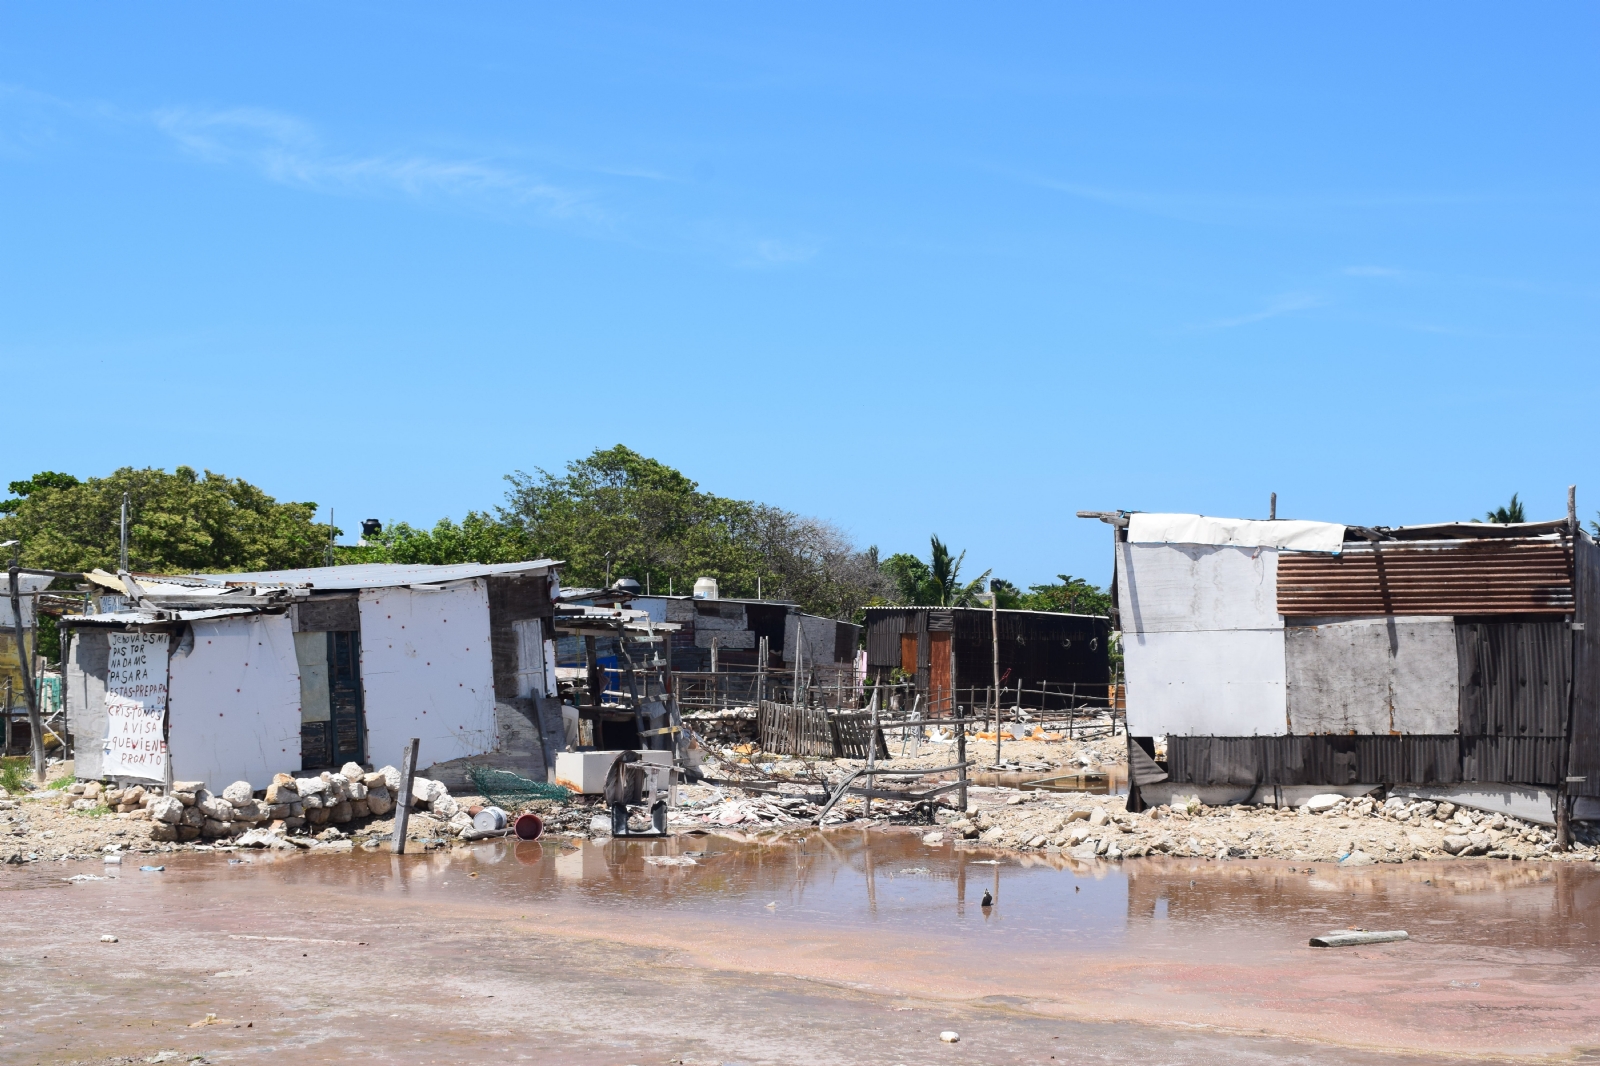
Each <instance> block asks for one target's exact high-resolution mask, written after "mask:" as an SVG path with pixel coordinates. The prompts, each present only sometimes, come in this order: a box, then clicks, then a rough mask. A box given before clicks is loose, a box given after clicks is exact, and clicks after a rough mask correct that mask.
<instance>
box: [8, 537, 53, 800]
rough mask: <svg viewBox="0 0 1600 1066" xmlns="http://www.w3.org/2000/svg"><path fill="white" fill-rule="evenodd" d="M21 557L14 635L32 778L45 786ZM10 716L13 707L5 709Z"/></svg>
mask: <svg viewBox="0 0 1600 1066" xmlns="http://www.w3.org/2000/svg"><path fill="white" fill-rule="evenodd" d="M20 563H21V556H20V554H19V551H18V550H13V551H12V553H11V570H10V575H11V632H12V634H13V635H14V636H15V638H16V642H17V668H18V670H20V671H21V673H22V696H23V698H24V699H26V700H27V701H28V732H29V733H30V734H32V736H31V740H32V742H33V777H34V780H36V781H37V782H38V783H39V784H41V785H42V784H44V725H43V723H42V722H40V721H39V697H38V694H37V693H35V692H34V690H33V664H32V663H30V662H29V661H28V659H29V657H30V656H29V654H28V644H27V641H26V640H25V639H24V636H23V634H24V631H23V628H22V597H21V595H20V590H19V589H18V585H19V584H20V582H19V581H18V580H17V577H18V571H19V568H20V567H19V564H20ZM6 713H7V715H8V716H9V714H10V713H11V708H9V707H7V708H6Z"/></svg>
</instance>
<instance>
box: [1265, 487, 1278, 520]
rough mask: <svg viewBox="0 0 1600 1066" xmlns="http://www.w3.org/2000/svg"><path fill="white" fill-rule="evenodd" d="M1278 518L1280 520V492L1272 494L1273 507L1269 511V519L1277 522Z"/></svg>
mask: <svg viewBox="0 0 1600 1066" xmlns="http://www.w3.org/2000/svg"><path fill="white" fill-rule="evenodd" d="M1277 520H1278V494H1277V493H1276V492H1274V493H1273V494H1272V509H1271V510H1270V511H1268V512H1267V521H1269V522H1276V521H1277Z"/></svg>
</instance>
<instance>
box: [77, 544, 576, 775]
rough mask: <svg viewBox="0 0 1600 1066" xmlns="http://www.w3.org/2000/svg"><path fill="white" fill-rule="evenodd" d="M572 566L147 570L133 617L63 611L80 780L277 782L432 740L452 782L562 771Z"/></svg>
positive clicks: (129, 612) (433, 766) (425, 746)
mask: <svg viewBox="0 0 1600 1066" xmlns="http://www.w3.org/2000/svg"><path fill="white" fill-rule="evenodd" d="M558 565H559V564H557V563H556V562H555V561H553V560H549V559H541V560H535V561H530V562H521V563H500V564H493V565H485V564H476V563H473V564H462V565H455V566H424V565H397V564H364V565H357V566H337V567H318V568H311V569H304V570H283V571H274V572H270V573H254V574H231V575H223V576H219V577H205V578H193V579H174V578H166V577H160V578H150V577H145V578H140V577H138V576H137V575H135V576H134V578H133V582H132V584H133V588H132V589H131V590H130V592H131V595H130V596H129V598H128V602H127V605H126V606H125V607H124V609H122V610H116V611H112V612H110V613H103V614H94V615H69V616H65V617H64V618H63V619H62V624H63V627H64V632H66V633H68V634H70V636H69V638H68V643H67V644H66V647H65V659H66V663H65V675H66V676H65V689H66V702H67V710H68V718H69V723H70V729H71V732H72V734H73V735H74V737H75V738H76V742H77V743H76V760H77V762H76V768H77V774H78V776H79V777H80V778H85V779H91V778H103V777H104V778H118V779H122V778H128V779H136V780H155V781H160V780H162V778H163V777H167V778H171V777H176V778H180V779H192V780H204V781H213V782H215V781H236V780H245V781H249V782H250V783H251V784H252V785H253V786H255V787H256V788H264V787H265V786H266V785H267V783H268V782H269V781H270V780H271V778H272V775H273V774H275V773H278V772H283V771H290V772H300V771H314V770H320V769H323V768H328V767H332V768H337V767H338V766H340V765H342V764H343V763H345V762H351V761H354V762H358V763H378V764H382V763H387V762H396V761H398V760H399V758H400V755H401V752H402V750H403V749H404V747H405V745H406V743H407V742H408V741H409V740H410V738H412V737H418V738H420V739H421V748H420V750H419V753H418V758H417V767H418V771H419V773H422V774H423V775H424V776H427V777H429V778H435V779H438V780H441V781H443V782H444V783H445V784H446V785H447V786H449V787H451V788H458V787H462V786H464V785H465V783H466V769H467V766H468V764H469V762H470V763H471V764H472V765H478V766H487V767H493V768H500V769H507V770H514V771H516V772H517V773H520V774H524V775H527V776H530V777H533V778H534V779H535V780H541V781H542V780H545V779H546V776H547V768H551V767H553V763H554V752H555V751H556V750H557V749H558V748H559V747H560V746H561V710H560V704H559V701H557V700H555V699H553V698H550V696H549V694H550V693H553V692H554V690H555V681H554V675H553V670H552V667H553V665H554V649H553V645H552V643H551V640H552V636H553V634H552V631H551V627H550V622H551V619H552V617H553V614H554V604H553V600H554V593H555V589H556V567H557V566H558ZM112 580H118V579H112ZM169 754H170V760H169V759H168V755H169Z"/></svg>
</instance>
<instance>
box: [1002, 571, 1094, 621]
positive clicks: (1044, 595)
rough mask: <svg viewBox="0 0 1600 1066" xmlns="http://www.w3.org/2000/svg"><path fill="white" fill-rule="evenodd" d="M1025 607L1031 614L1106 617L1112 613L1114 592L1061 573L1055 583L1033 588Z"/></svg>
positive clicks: (1029, 592) (1026, 598) (1025, 598)
mask: <svg viewBox="0 0 1600 1066" xmlns="http://www.w3.org/2000/svg"><path fill="white" fill-rule="evenodd" d="M1021 606H1022V607H1024V608H1025V609H1027V610H1030V611H1060V612H1063V613H1065V614H1102V615H1103V614H1109V613H1110V611H1111V593H1109V592H1107V591H1106V590H1105V589H1102V588H1100V587H1099V586H1098V585H1091V584H1090V583H1089V582H1087V581H1085V580H1084V579H1083V578H1081V577H1073V576H1071V575H1070V574H1057V575H1056V583H1055V584H1049V585H1029V586H1028V594H1027V595H1026V596H1024V597H1022V603H1021Z"/></svg>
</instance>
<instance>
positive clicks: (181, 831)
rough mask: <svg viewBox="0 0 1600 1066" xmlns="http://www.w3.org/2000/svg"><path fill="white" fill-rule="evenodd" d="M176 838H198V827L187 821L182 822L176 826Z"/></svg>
mask: <svg viewBox="0 0 1600 1066" xmlns="http://www.w3.org/2000/svg"><path fill="white" fill-rule="evenodd" d="M178 839H179V840H199V839H200V827H199V826H197V825H190V824H189V823H188V822H184V823H183V824H181V825H179V826H178Z"/></svg>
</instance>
